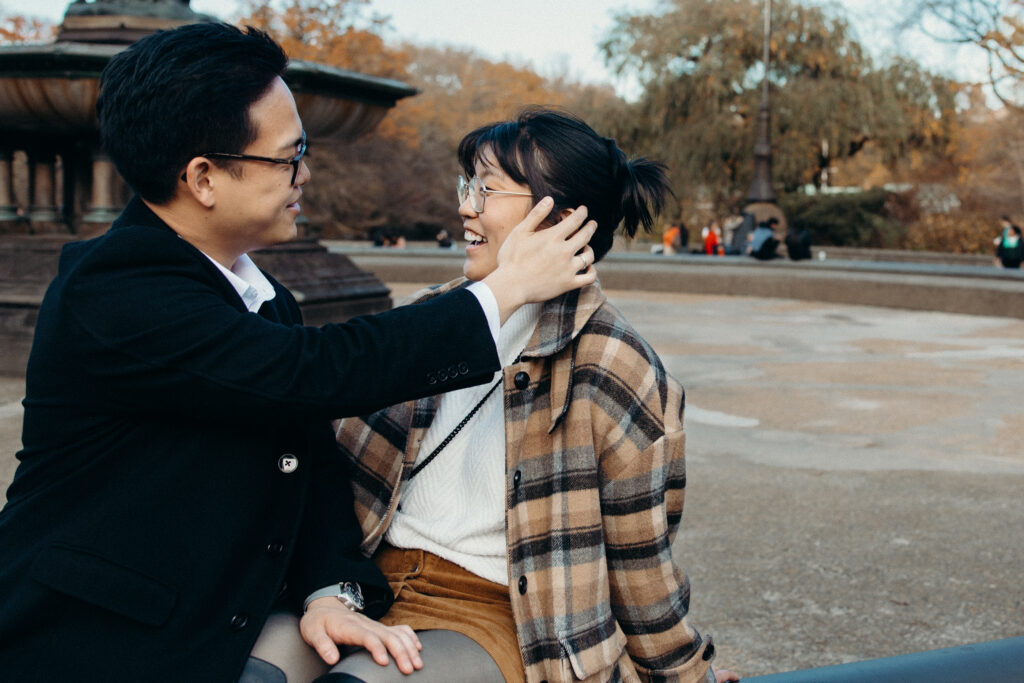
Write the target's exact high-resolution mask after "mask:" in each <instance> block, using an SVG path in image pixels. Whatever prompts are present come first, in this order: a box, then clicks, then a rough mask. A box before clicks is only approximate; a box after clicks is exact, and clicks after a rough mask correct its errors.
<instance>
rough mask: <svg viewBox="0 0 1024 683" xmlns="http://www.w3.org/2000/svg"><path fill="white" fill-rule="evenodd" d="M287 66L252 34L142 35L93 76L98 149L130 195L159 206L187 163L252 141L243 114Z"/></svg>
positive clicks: (194, 28)
mask: <svg viewBox="0 0 1024 683" xmlns="http://www.w3.org/2000/svg"><path fill="white" fill-rule="evenodd" d="M287 65H288V57H287V56H286V55H285V54H284V52H283V51H282V50H281V48H280V46H279V45H278V44H277V43H275V42H274V41H273V39H271V38H270V36H268V35H267V34H266V33H263V32H262V31H258V30H256V29H254V28H252V27H249V28H248V29H247V30H245V31H242V30H240V29H237V28H235V27H234V26H231V25H229V24H220V23H204V24H190V25H187V26H182V27H180V28H176V29H172V30H169V31H159V32H157V33H154V34H152V35H149V36H146V37H145V38H142V39H141V40H139V41H138V42H136V43H135V44H133V45H132V46H131V47H129V48H128V49H127V50H125V51H123V52H121V53H119V54H117V55H115V56H114V57H113V58H112V59H111V60H110V62H109V63H108V64H107V66H106V68H105V69H104V70H103V74H102V76H100V96H99V100H98V101H97V102H96V112H97V115H98V117H99V124H100V138H101V142H102V145H103V148H104V150H105V151H106V152H107V154H108V155H109V156H110V158H111V160H112V161H113V162H114V165H115V166H117V170H118V171H119V172H120V173H121V175H122V177H124V179H125V181H126V182H127V183H128V185H130V186H131V188H132V189H133V190H135V191H136V192H137V193H139V194H140V195H141V196H142V197H143V198H145V199H147V200H149V201H151V202H153V203H155V204H163V203H164V202H166V201H168V200H169V199H171V197H173V196H174V188H175V185H176V184H177V183H178V181H179V176H180V175H181V170H182V169H183V168H184V167H185V166H186V164H188V162H189V161H190V160H191V159H192V158H194V157H197V156H199V155H201V154H203V153H204V152H227V153H239V152H241V151H242V150H244V149H245V147H246V146H247V145H249V144H250V143H251V142H252V141H253V140H255V139H256V137H257V135H258V131H257V130H256V126H255V125H254V124H253V122H252V121H251V120H250V117H249V108H250V107H251V106H252V104H253V103H254V102H256V101H257V100H258V99H260V97H262V96H263V95H264V94H265V93H266V92H267V90H268V89H269V88H270V86H271V84H272V82H273V81H274V79H275V78H277V77H278V76H280V75H281V74H282V73H284V69H285V67H286V66H287Z"/></svg>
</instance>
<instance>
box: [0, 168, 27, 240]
mask: <svg viewBox="0 0 1024 683" xmlns="http://www.w3.org/2000/svg"><path fill="white" fill-rule="evenodd" d="M13 161H14V155H13V154H11V152H10V150H6V149H5V150H0V233H10V232H22V231H23V228H22V227H21V226H20V225H19V224H21V223H24V221H23V220H22V217H21V216H20V215H19V214H18V207H17V206H16V205H15V203H14V167H13Z"/></svg>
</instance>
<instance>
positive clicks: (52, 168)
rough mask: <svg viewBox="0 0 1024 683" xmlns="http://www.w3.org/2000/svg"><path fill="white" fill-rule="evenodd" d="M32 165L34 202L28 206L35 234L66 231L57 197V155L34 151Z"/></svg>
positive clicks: (29, 217) (30, 221) (31, 159)
mask: <svg viewBox="0 0 1024 683" xmlns="http://www.w3.org/2000/svg"><path fill="white" fill-rule="evenodd" d="M29 159H30V164H31V167H32V176H31V178H32V203H31V204H30V205H29V207H28V220H29V223H30V224H31V226H32V232H33V233H35V234H37V235H38V234H52V233H59V232H64V231H65V226H64V217H63V216H62V215H61V211H60V202H59V201H58V199H57V157H56V155H55V154H53V153H52V152H33V153H32V154H31V156H30V158H29Z"/></svg>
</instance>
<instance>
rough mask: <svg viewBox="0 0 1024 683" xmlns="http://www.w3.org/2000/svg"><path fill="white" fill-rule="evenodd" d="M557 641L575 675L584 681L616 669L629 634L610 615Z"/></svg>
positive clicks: (560, 637)
mask: <svg viewBox="0 0 1024 683" xmlns="http://www.w3.org/2000/svg"><path fill="white" fill-rule="evenodd" d="M558 642H559V644H560V645H561V646H562V652H564V653H565V656H566V658H568V660H569V664H570V665H571V666H572V672H573V675H575V677H576V679H577V680H580V681H583V680H586V679H588V678H590V677H592V676H594V675H596V674H598V673H600V672H602V671H605V670H609V669H612V668H613V667H614V666H616V663H617V662H618V661H619V659H620V658H621V657H622V656H623V653H624V652H625V649H626V634H625V633H623V632H622V628H621V627H620V626H619V623H618V622H617V621H616V620H615V617H613V616H609V617H608V618H607V619H605V620H603V621H598V622H595V623H593V624H590V625H589V626H584V627H582V628H578V629H576V630H574V631H573V632H572V633H570V634H565V635H562V636H559V638H558ZM602 678H603V677H602Z"/></svg>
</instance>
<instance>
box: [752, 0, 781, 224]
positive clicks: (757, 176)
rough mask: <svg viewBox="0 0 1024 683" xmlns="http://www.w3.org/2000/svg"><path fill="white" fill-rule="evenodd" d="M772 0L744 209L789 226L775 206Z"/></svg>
mask: <svg viewBox="0 0 1024 683" xmlns="http://www.w3.org/2000/svg"><path fill="white" fill-rule="evenodd" d="M771 39H772V0H765V2H764V48H763V56H762V63H763V64H764V77H763V78H762V79H761V109H760V110H759V111H758V114H757V143H756V144H755V145H754V179H753V182H751V183H750V191H749V192H747V202H748V204H747V206H746V208H745V209H744V210H745V211H746V212H747V213H749V214H752V215H753V216H754V219H755V220H756V221H757V222H758V223H761V222H763V221H766V220H768V219H769V218H775V219H777V220H778V222H779V228H780V229H782V230H785V229H786V226H787V222H786V217H785V216H784V215H783V213H782V210H781V209H780V208H779V207H778V206H777V205H776V203H775V200H776V199H777V198H778V195H776V194H775V187H774V186H773V184H772V141H771V118H772V113H771V102H770V99H769V92H768V74H769V72H770V70H771Z"/></svg>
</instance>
